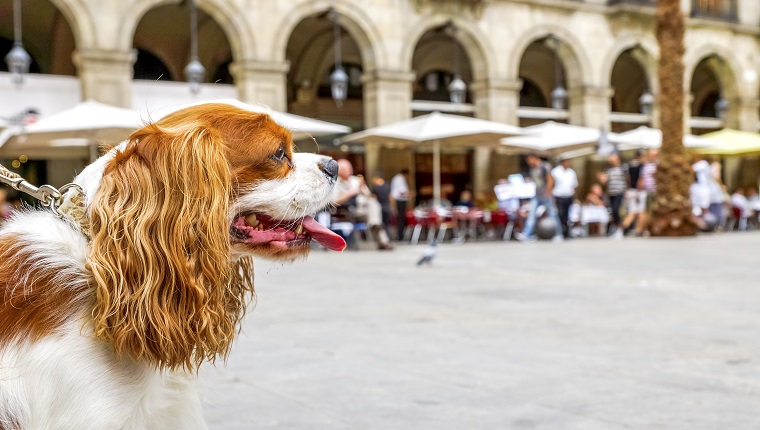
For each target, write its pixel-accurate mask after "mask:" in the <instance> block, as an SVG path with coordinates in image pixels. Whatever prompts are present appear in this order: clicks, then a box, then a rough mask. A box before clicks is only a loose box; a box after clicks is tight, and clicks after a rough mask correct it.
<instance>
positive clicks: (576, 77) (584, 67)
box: [507, 25, 594, 87]
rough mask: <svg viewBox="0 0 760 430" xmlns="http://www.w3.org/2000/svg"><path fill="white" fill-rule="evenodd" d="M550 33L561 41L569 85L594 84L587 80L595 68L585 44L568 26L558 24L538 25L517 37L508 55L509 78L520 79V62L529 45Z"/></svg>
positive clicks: (561, 56) (561, 55)
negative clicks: (584, 46) (584, 47)
mask: <svg viewBox="0 0 760 430" xmlns="http://www.w3.org/2000/svg"><path fill="white" fill-rule="evenodd" d="M550 35H554V36H555V37H556V38H557V39H558V40H559V42H560V49H559V56H560V58H561V59H562V63H563V65H564V66H565V73H566V78H567V81H568V86H570V87H574V86H580V85H584V84H585V85H590V86H594V82H591V81H588V80H586V79H589V78H587V77H591V76H592V74H591V70H593V68H592V67H591V60H590V59H589V57H588V55H587V53H586V51H585V50H584V49H583V44H581V42H580V41H579V40H578V38H576V37H575V35H573V34H572V33H570V32H569V31H568V30H567V29H566V28H564V27H560V26H556V25H542V26H538V27H535V28H533V29H531V30H528V31H527V32H525V33H523V34H522V35H521V36H520V37H518V38H517V40H516V41H515V43H514V44H513V45H512V51H511V52H510V53H509V56H508V58H509V67H508V70H507V74H508V76H507V79H509V80H517V79H519V73H520V63H521V61H522V57H523V55H524V54H525V51H526V50H527V49H528V46H530V44H531V43H533V42H535V41H536V40H540V39H543V38H546V37H549V36H550Z"/></svg>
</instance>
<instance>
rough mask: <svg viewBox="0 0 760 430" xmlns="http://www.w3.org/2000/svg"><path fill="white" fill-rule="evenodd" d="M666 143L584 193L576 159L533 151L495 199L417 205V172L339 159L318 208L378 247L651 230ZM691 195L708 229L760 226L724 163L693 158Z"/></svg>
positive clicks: (759, 209) (613, 158)
mask: <svg viewBox="0 0 760 430" xmlns="http://www.w3.org/2000/svg"><path fill="white" fill-rule="evenodd" d="M658 158H659V151H658V150H657V149H650V150H648V151H637V152H636V153H635V154H633V156H632V157H631V158H630V159H627V160H623V159H622V158H621V155H620V154H619V153H617V152H615V153H612V154H610V155H609V156H608V157H607V160H606V165H605V167H604V168H603V169H601V171H599V172H597V173H596V174H594V175H593V180H592V181H591V184H590V185H589V186H588V187H587V192H584V193H582V192H580V189H579V180H578V175H577V173H576V172H575V171H574V170H573V168H572V160H571V159H569V158H564V159H563V158H561V159H560V160H559V161H558V163H557V164H556V165H554V166H553V165H552V164H551V163H550V162H549V161H547V160H545V159H542V158H541V157H539V156H538V155H536V154H530V155H528V156H527V157H526V161H527V167H528V168H527V171H526V172H524V173H523V174H517V175H510V176H509V177H508V178H505V179H502V180H499V183H498V184H497V185H496V187H495V188H494V192H493V193H492V194H491V195H490V197H489V196H486V195H479V196H474V195H473V193H472V192H471V191H470V190H464V191H462V192H461V193H460V194H459V195H458V198H456V199H451V200H444V201H442V202H441V204H440V205H439V206H438V207H432V205H431V204H430V202H425V203H422V204H421V205H418V206H416V207H410V206H409V203H410V202H412V201H413V199H412V195H411V192H410V189H409V183H408V175H409V171H408V170H406V169H404V170H401V171H399V172H397V173H396V174H395V175H394V176H393V177H392V178H390V180H388V179H387V178H386V177H385V176H384V174H383V173H381V172H375V173H373V174H372V177H371V178H369V180H367V179H366V178H364V177H363V176H362V175H354V174H353V168H352V165H351V163H350V162H349V161H348V160H345V159H343V160H339V161H338V163H339V174H338V176H339V177H338V182H337V185H336V188H335V193H334V198H333V202H334V207H333V208H332V209H331V210H330V211H325V212H323V213H321V214H319V216H318V219H319V220H320V222H322V223H323V224H324V225H326V226H328V227H329V228H331V229H333V230H334V231H336V232H337V233H338V234H340V235H341V236H343V237H344V238H345V239H346V241H347V242H348V244H349V248H353V249H357V248H358V243H359V240H362V239H363V240H365V241H367V242H370V241H371V242H373V243H374V244H375V247H376V248H377V249H378V250H392V249H393V247H394V246H393V241H411V242H412V243H417V241H418V240H421V239H423V240H428V241H431V240H435V241H439V242H440V241H444V240H451V241H455V242H462V241H465V240H471V239H504V240H508V239H516V240H518V241H521V242H531V241H535V240H538V239H547V240H552V241H554V242H561V241H564V240H566V239H571V238H578V237H587V236H608V237H610V238H613V239H622V238H624V237H625V236H644V235H648V231H649V224H650V220H651V214H652V208H653V204H654V202H655V200H656V193H657V183H656V171H657V163H658ZM692 169H693V173H694V176H693V184H692V185H691V187H690V196H689V197H690V200H691V202H692V205H693V208H692V209H693V210H692V217H693V218H692V220H693V221H694V223H695V224H696V225H697V226H698V227H699V228H700V229H701V230H702V231H721V230H734V229H736V230H747V229H753V228H757V227H758V226H759V225H760V223H759V222H758V214H760V199H758V189H757V186H754V187H750V188H747V189H745V188H743V187H738V188H736V189H735V190H733V192H732V193H730V194H729V192H728V190H727V189H726V186H725V185H724V184H723V181H722V180H721V177H722V172H721V170H722V169H721V164H720V161H719V160H718V159H717V158H716V159H710V160H706V159H704V158H703V157H702V156H701V155H699V154H695V155H693V161H692Z"/></svg>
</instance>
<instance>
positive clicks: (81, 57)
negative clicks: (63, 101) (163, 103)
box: [73, 49, 136, 108]
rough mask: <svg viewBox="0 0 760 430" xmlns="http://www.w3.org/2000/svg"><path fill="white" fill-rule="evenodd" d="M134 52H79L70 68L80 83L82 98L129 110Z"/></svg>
mask: <svg viewBox="0 0 760 430" xmlns="http://www.w3.org/2000/svg"><path fill="white" fill-rule="evenodd" d="M135 59H136V54H135V51H133V50H129V51H110V50H103V49H80V50H77V51H75V52H74V54H73V61H74V65H75V66H76V68H77V71H78V72H79V79H80V80H81V83H82V99H83V100H88V99H92V100H96V101H99V102H101V103H107V104H111V105H115V106H121V107H125V108H129V107H132V76H133V69H132V65H133V64H134V62H135Z"/></svg>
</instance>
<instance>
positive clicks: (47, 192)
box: [0, 166, 82, 217]
mask: <svg viewBox="0 0 760 430" xmlns="http://www.w3.org/2000/svg"><path fill="white" fill-rule="evenodd" d="M0 182H3V183H5V184H7V185H9V186H10V187H11V188H13V189H14V190H16V191H21V192H22V193H26V194H29V195H30V196H32V197H34V198H35V199H37V200H39V201H40V202H42V204H43V205H44V206H46V207H48V208H49V209H50V210H51V211H52V212H53V213H54V214H55V215H56V216H58V217H62V216H63V215H62V214H61V213H60V212H59V211H58V208H59V207H60V206H61V204H62V203H63V195H64V194H65V193H66V192H67V191H68V190H70V189H72V188H75V189H77V190H78V191H79V192H82V188H81V187H80V186H79V185H77V184H66V185H64V186H63V187H61V189H60V190H58V189H56V188H55V187H53V186H51V185H42V186H40V187H39V188H38V187H35V186H34V185H32V184H30V183H29V182H27V181H26V180H24V178H22V177H20V176H18V175H17V174H15V173H13V172H11V171H10V170H7V169H5V168H4V167H2V166H0Z"/></svg>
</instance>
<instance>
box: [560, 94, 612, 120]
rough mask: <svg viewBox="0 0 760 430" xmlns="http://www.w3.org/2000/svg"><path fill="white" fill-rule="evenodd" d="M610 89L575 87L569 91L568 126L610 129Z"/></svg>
mask: <svg viewBox="0 0 760 430" xmlns="http://www.w3.org/2000/svg"><path fill="white" fill-rule="evenodd" d="M612 94H613V89H612V88H610V87H590V86H583V87H575V88H572V89H571V90H570V104H569V108H570V124H576V125H585V126H586V127H593V128H599V127H604V128H605V129H606V130H609V128H610V98H612Z"/></svg>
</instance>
